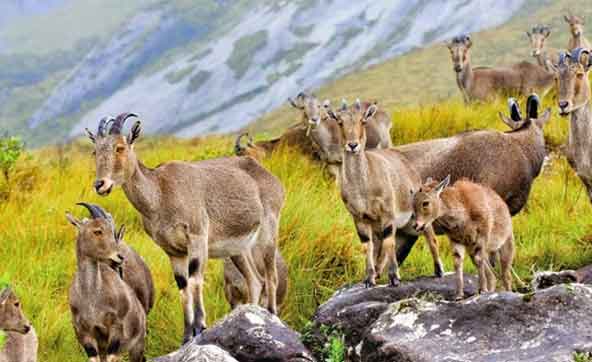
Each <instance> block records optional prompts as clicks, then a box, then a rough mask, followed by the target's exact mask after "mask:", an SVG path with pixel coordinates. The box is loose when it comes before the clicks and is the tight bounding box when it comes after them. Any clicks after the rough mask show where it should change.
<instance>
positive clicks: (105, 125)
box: [97, 117, 115, 137]
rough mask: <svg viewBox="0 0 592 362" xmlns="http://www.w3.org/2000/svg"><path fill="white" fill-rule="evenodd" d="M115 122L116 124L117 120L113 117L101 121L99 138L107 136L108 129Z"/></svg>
mask: <svg viewBox="0 0 592 362" xmlns="http://www.w3.org/2000/svg"><path fill="white" fill-rule="evenodd" d="M113 122H115V118H113V117H103V118H102V119H101V120H100V121H99V128H98V129H97V136H98V137H105V135H106V134H107V128H108V127H109V125H110V124H111V123H113Z"/></svg>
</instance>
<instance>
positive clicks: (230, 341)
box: [155, 305, 314, 362]
mask: <svg viewBox="0 0 592 362" xmlns="http://www.w3.org/2000/svg"><path fill="white" fill-rule="evenodd" d="M203 345H216V346H218V347H220V348H222V349H223V350H225V351H227V352H228V353H229V354H230V355H231V356H232V357H233V358H234V359H236V360H237V361H238V362H261V361H266V362H314V358H313V357H312V355H311V353H310V352H309V351H308V350H307V349H306V347H304V345H303V344H302V342H301V340H300V334H299V333H297V332H295V331H293V330H292V329H290V328H288V327H286V325H285V324H284V323H283V322H282V321H281V320H280V319H279V318H278V317H276V316H274V315H272V314H270V313H269V312H267V311H266V310H265V309H263V308H260V307H258V306H254V305H244V306H239V307H238V308H236V309H235V310H234V311H233V312H232V313H231V314H230V315H228V316H227V317H226V318H224V319H223V320H222V321H221V322H219V323H217V324H216V325H214V326H213V327H211V328H208V329H207V330H206V331H204V333H202V334H201V335H200V336H198V337H196V338H195V339H194V340H193V341H191V342H190V343H189V344H188V345H186V346H184V347H183V348H181V349H180V350H179V351H177V352H174V353H172V354H170V355H168V356H165V357H161V358H158V359H156V360H155V362H185V361H187V362H189V361H191V362H193V361H194V360H193V359H190V358H191V356H192V355H193V354H194V352H193V351H194V350H195V348H196V347H197V346H203ZM195 361H201V360H195ZM221 361H226V360H221ZM231 361H232V360H231Z"/></svg>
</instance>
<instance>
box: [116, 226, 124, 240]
mask: <svg viewBox="0 0 592 362" xmlns="http://www.w3.org/2000/svg"><path fill="white" fill-rule="evenodd" d="M124 235H125V225H121V227H120V228H119V230H118V231H117V232H116V233H115V240H117V242H121V241H123V237H124Z"/></svg>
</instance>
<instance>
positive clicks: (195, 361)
mask: <svg viewBox="0 0 592 362" xmlns="http://www.w3.org/2000/svg"><path fill="white" fill-rule="evenodd" d="M153 361H154V362H237V361H236V360H235V359H234V358H232V356H231V355H230V354H229V353H228V352H226V351H225V350H223V349H221V348H220V347H218V346H214V345H205V346H200V345H197V344H193V343H189V344H187V345H185V346H184V347H182V348H181V349H180V350H178V351H177V352H173V353H171V354H169V355H167V356H164V357H159V358H156V359H154V360H153Z"/></svg>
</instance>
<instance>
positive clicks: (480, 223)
mask: <svg viewBox="0 0 592 362" xmlns="http://www.w3.org/2000/svg"><path fill="white" fill-rule="evenodd" d="M449 183H450V176H448V177H447V178H446V179H444V181H442V182H440V183H439V184H438V183H437V182H434V181H431V180H428V181H427V182H426V183H425V184H424V185H423V186H422V187H421V189H420V190H419V192H418V193H416V194H415V196H414V202H413V210H414V213H415V219H416V221H415V229H416V230H417V231H423V230H424V229H425V228H426V227H428V226H430V225H432V223H433V224H434V226H435V227H437V228H439V229H441V230H444V232H446V234H447V235H448V238H449V239H450V241H451V242H452V249H453V251H454V268H455V271H456V298H457V299H462V298H463V297H464V279H463V261H464V256H465V250H468V252H469V255H470V256H471V259H472V260H473V263H474V264H475V267H476V268H477V271H478V272H479V291H480V292H494V291H495V286H496V278H495V274H494V273H493V270H492V269H491V266H490V265H489V262H488V260H490V259H492V260H495V258H496V257H497V254H498V252H499V255H500V260H501V269H502V277H503V284H504V288H505V289H506V290H507V291H512V273H511V268H512V260H513V258H514V233H513V231H512V216H510V211H509V210H508V205H506V204H505V203H504V200H502V199H501V197H499V195H498V194H496V193H495V191H493V190H492V189H490V188H488V187H485V186H482V185H479V184H475V183H472V182H470V181H468V180H459V181H457V182H455V183H454V185H452V186H451V187H447V186H448V184H449Z"/></svg>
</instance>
